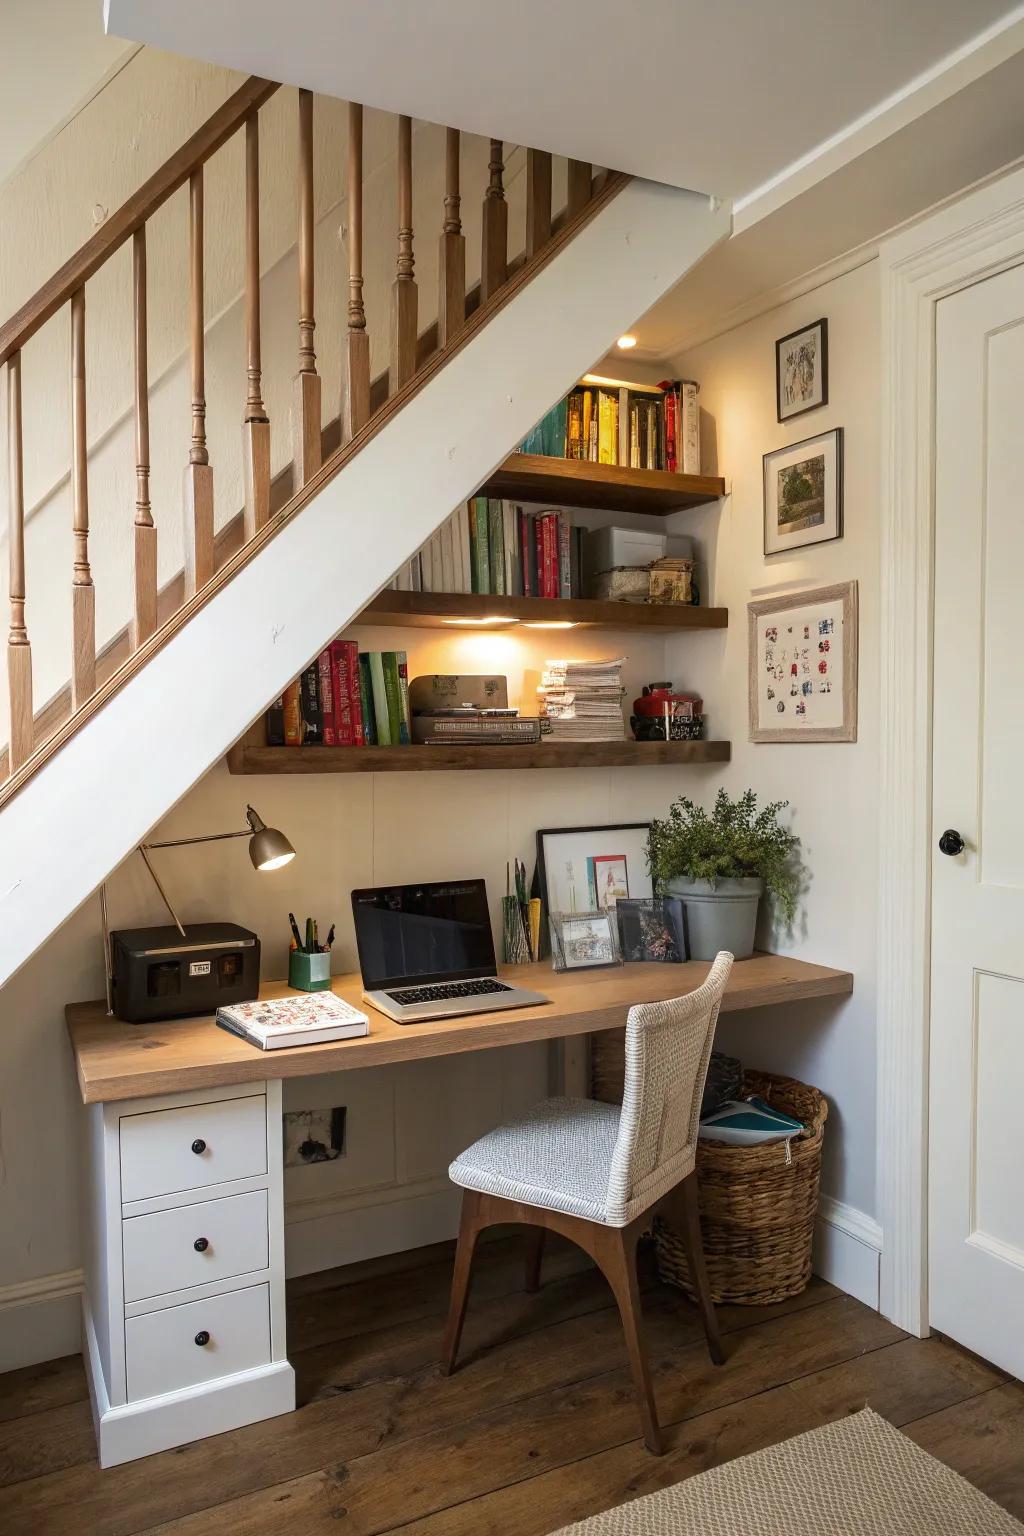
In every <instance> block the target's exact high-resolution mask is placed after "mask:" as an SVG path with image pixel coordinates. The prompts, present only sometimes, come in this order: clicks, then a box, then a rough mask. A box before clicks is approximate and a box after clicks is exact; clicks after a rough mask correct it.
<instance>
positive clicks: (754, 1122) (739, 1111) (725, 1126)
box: [700, 1098, 805, 1147]
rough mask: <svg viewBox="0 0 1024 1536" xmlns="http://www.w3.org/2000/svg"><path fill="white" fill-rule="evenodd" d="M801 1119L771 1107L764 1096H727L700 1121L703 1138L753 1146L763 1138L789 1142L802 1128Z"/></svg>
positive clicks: (763, 1140) (703, 1139)
mask: <svg viewBox="0 0 1024 1536" xmlns="http://www.w3.org/2000/svg"><path fill="white" fill-rule="evenodd" d="M804 1128H805V1127H804V1123H803V1121H802V1120H794V1119H793V1117H792V1115H784V1114H783V1113H782V1112H781V1110H778V1109H772V1107H771V1105H770V1104H766V1103H765V1102H764V1100H763V1099H758V1098H753V1099H744V1100H742V1101H741V1100H739V1099H728V1100H727V1101H726V1103H724V1104H723V1105H722V1106H721V1108H720V1109H717V1110H715V1112H714V1114H713V1115H708V1116H707V1118H706V1119H704V1120H702V1121H701V1123H700V1136H701V1140H702V1141H724V1142H728V1143H729V1144H730V1145H732V1146H738V1147H753V1146H757V1145H758V1144H759V1143H761V1142H765V1141H788V1140H789V1139H790V1138H791V1137H793V1136H798V1135H799V1134H800V1132H801V1131H802V1130H804Z"/></svg>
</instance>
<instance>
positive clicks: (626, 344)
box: [615, 333, 636, 352]
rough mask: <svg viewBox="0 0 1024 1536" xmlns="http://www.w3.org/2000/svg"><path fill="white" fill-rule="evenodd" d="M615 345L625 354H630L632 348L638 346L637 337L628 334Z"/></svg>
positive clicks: (621, 337)
mask: <svg viewBox="0 0 1024 1536" xmlns="http://www.w3.org/2000/svg"><path fill="white" fill-rule="evenodd" d="M615 345H616V346H617V347H621V348H622V350H623V352H628V351H629V349H630V347H635V346H636V337H635V336H631V335H629V334H628V333H627V334H626V335H625V336H620V337H619V339H618V341H617V342H616V343H615Z"/></svg>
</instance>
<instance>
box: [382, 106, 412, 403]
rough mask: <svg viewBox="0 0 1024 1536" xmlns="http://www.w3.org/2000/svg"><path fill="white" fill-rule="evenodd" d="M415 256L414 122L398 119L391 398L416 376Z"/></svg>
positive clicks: (408, 119)
mask: <svg viewBox="0 0 1024 1536" xmlns="http://www.w3.org/2000/svg"><path fill="white" fill-rule="evenodd" d="M414 265H415V257H414V256H413V253H412V118H411V117H400V118H399V119H398V264H397V270H396V273H395V281H394V283H393V284H392V287H391V367H390V379H389V381H388V382H389V387H390V392H391V394H394V393H395V391H396V390H399V389H401V387H402V385H403V384H406V383H408V381H409V379H411V378H412V376H413V374H414V373H415V372H416V336H417V308H418V298H417V292H416V280H415V278H414V277H413V275H412V274H413V267H414Z"/></svg>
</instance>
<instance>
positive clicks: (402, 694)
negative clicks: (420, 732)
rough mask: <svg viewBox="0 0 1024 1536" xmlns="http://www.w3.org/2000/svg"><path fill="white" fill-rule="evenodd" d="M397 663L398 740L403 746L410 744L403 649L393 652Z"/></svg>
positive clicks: (410, 718)
mask: <svg viewBox="0 0 1024 1536" xmlns="http://www.w3.org/2000/svg"><path fill="white" fill-rule="evenodd" d="M395 661H396V662H397V663H398V696H399V702H400V704H401V719H400V720H399V722H398V740H399V742H400V743H401V745H402V746H403V747H409V746H411V745H412V710H411V708H410V707H409V657H408V655H407V654H406V652H405V651H396V652H395Z"/></svg>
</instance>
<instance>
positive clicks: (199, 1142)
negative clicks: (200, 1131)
mask: <svg viewBox="0 0 1024 1536" xmlns="http://www.w3.org/2000/svg"><path fill="white" fill-rule="evenodd" d="M192 1151H193V1152H194V1153H195V1154H196V1157H198V1156H199V1154H200V1152H205V1151H206V1142H205V1141H204V1140H203V1138H202V1137H201V1136H197V1137H196V1139H195V1141H194V1142H193V1143H192Z"/></svg>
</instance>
